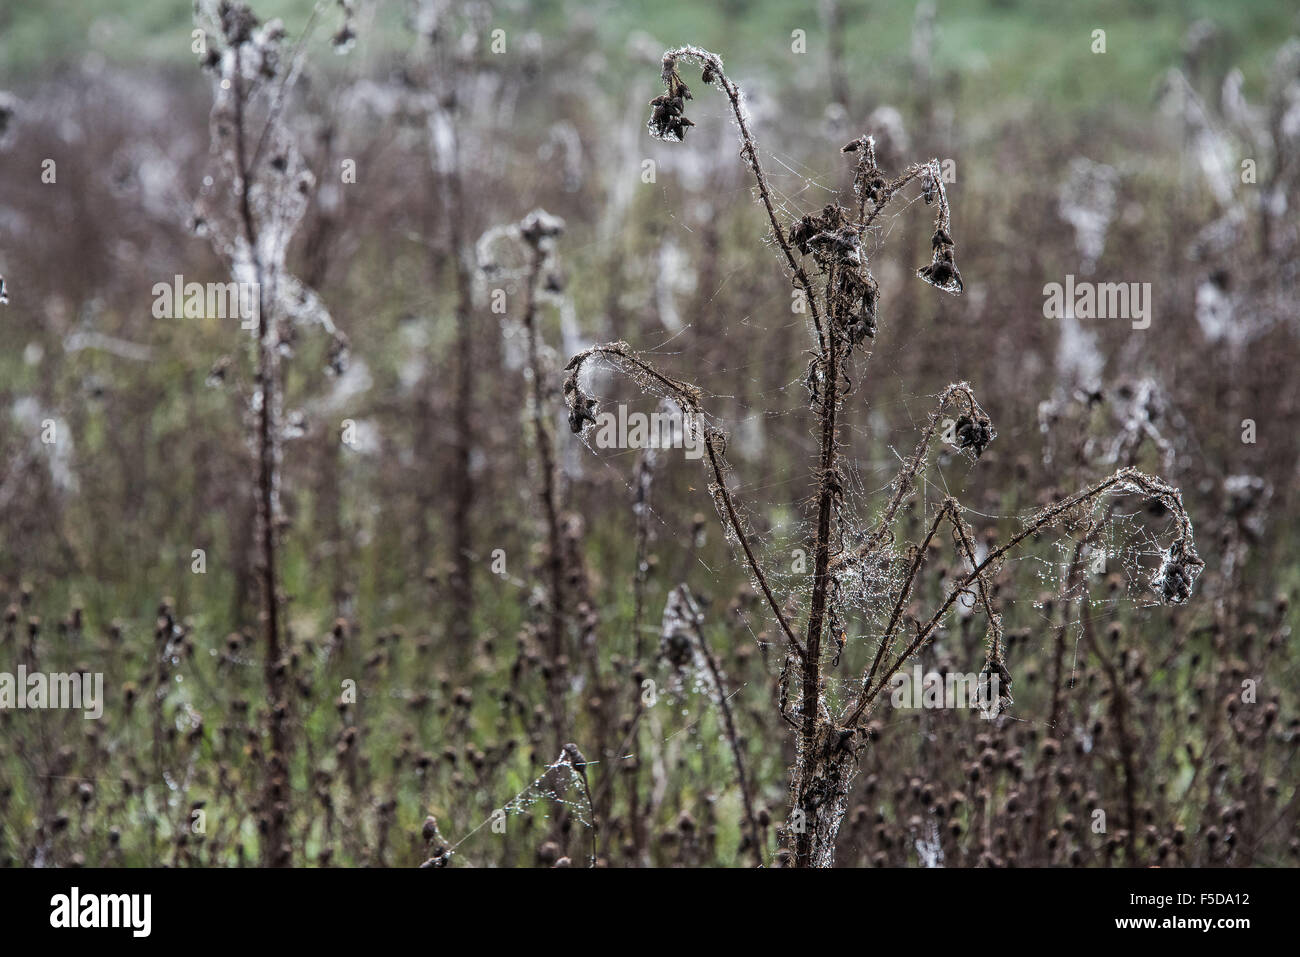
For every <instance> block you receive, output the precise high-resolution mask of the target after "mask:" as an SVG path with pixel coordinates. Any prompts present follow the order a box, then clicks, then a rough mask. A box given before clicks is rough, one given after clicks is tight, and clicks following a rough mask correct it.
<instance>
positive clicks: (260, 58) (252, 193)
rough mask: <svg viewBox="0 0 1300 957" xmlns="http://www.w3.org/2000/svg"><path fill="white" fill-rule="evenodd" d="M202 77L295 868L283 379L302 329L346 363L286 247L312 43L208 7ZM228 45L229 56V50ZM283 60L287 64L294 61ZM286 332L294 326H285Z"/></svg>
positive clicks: (271, 804)
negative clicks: (248, 397) (247, 381)
mask: <svg viewBox="0 0 1300 957" xmlns="http://www.w3.org/2000/svg"><path fill="white" fill-rule="evenodd" d="M196 22H197V23H198V24H199V25H200V27H201V28H202V29H203V30H204V33H205V36H206V43H207V52H206V56H205V60H204V66H205V68H207V69H209V70H210V71H211V72H212V74H213V94H214V102H213V106H212V115H211V134H212V147H211V148H212V157H213V163H214V168H215V171H216V173H217V175H215V176H212V177H210V178H209V179H208V181H207V185H206V187H205V190H204V193H203V194H202V195H201V196H200V198H199V201H198V203H197V204H196V215H195V221H194V226H195V229H196V231H197V232H199V233H201V234H204V235H207V236H208V237H209V238H210V239H211V241H212V243H213V245H214V247H215V248H216V249H217V251H218V252H219V253H220V254H221V255H222V257H223V258H224V259H225V260H226V262H227V263H228V265H229V269H230V274H231V278H232V279H233V280H234V281H235V282H237V283H245V284H247V283H252V284H254V288H255V290H256V302H257V315H256V317H249V316H242V317H240V318H241V319H243V320H245V321H247V320H249V319H252V318H256V328H255V330H254V331H255V334H256V343H255V363H254V365H255V372H254V387H253V393H252V401H251V409H250V411H251V413H252V418H253V428H252V431H253V446H254V454H255V456H256V503H257V506H256V515H257V521H256V526H257V533H256V542H257V551H258V559H257V565H258V578H259V584H260V593H261V612H260V614H261V619H262V628H263V639H264V654H265V658H264V678H265V683H266V691H267V708H268V725H269V728H268V731H269V738H270V752H269V755H268V760H267V774H266V778H265V782H264V787H263V793H262V806H261V820H262V827H263V835H262V843H261V846H262V862H263V863H264V864H268V865H284V864H288V863H289V862H290V859H291V854H292V850H291V847H290V844H289V831H288V817H289V801H290V797H291V790H290V786H289V757H290V740H289V729H288V712H287V708H288V706H289V702H288V697H287V695H286V690H287V688H288V684H287V668H286V665H285V662H284V660H283V657H284V635H283V627H282V623H281V614H280V594H279V592H280V588H279V572H278V554H277V552H278V548H277V536H278V534H279V524H280V521H281V515H280V507H279V502H280V462H281V456H282V448H281V445H282V434H281V432H282V429H283V426H282V419H283V412H284V409H283V402H284V395H283V392H284V381H283V371H282V360H283V358H284V357H285V356H286V355H289V354H291V352H292V343H293V330H292V328H291V324H292V323H294V322H302V323H315V324H318V325H321V326H322V327H324V329H325V330H326V331H327V332H328V333H329V334H330V335H331V336H332V338H333V344H332V347H331V350H330V364H331V369H332V371H335V372H337V371H340V370H341V368H342V366H343V363H344V361H345V353H346V339H345V337H343V336H342V334H341V333H339V332H338V330H336V329H335V327H334V324H333V321H332V320H331V319H330V317H329V314H328V313H327V312H326V311H325V309H324V307H323V305H322V304H321V303H320V301H319V300H318V299H317V297H316V296H315V294H314V293H313V292H312V291H311V290H309V289H308V288H307V287H305V286H304V285H302V284H301V283H300V282H299V281H298V280H297V279H295V278H294V277H293V276H292V275H291V274H290V273H289V272H288V270H287V268H286V264H285V259H286V256H287V251H288V245H289V240H290V238H291V237H292V235H293V233H294V230H295V229H296V228H297V226H298V224H299V223H300V222H301V220H302V217H303V214H304V212H305V211H306V207H307V202H308V198H309V196H310V194H311V190H312V186H313V185H314V179H313V177H312V175H311V172H310V171H309V170H308V169H307V167H306V164H305V162H304V161H303V158H302V155H301V154H300V153H299V151H298V148H297V146H296V144H295V142H294V139H293V136H292V134H291V132H290V130H289V128H288V125H287V124H286V123H285V120H284V109H285V105H286V101H287V97H288V95H289V93H290V92H291V91H292V89H293V86H294V84H295V82H296V80H297V78H298V76H299V75H300V72H301V67H302V53H303V44H304V41H305V39H306V38H307V37H308V36H309V35H310V33H311V31H312V29H313V27H314V25H315V22H316V17H315V14H314V13H313V16H312V18H311V19H310V20H309V21H308V24H307V26H306V28H305V29H304V31H303V33H302V35H301V37H300V38H299V39H298V41H297V42H296V43H295V44H294V45H293V46H292V48H291V49H290V50H288V51H287V57H286V55H285V54H286V51H285V50H284V40H285V37H286V34H285V30H284V27H283V25H282V24H281V23H280V21H278V20H271V21H269V22H267V23H265V24H261V23H259V21H258V19H257V17H256V16H255V15H254V14H253V12H252V10H250V9H249V7H248V6H246V5H244V4H241V3H232V2H229V0H222V2H221V3H219V4H213V3H205V4H200V5H199V7H198V8H197V10H196ZM222 42H224V47H223V46H222V45H221V43H222ZM286 60H287V62H286ZM286 323H288V324H286Z"/></svg>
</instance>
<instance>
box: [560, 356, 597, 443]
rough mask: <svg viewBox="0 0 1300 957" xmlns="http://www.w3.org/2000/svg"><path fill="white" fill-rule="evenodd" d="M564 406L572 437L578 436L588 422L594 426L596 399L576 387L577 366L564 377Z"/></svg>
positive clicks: (580, 387) (579, 387)
mask: <svg viewBox="0 0 1300 957" xmlns="http://www.w3.org/2000/svg"><path fill="white" fill-rule="evenodd" d="M564 404H565V405H567V406H568V407H569V428H570V429H571V430H572V431H573V434H574V435H580V434H581V433H582V430H583V427H584V426H585V425H586V424H587V423H588V422H590V423H591V424H592V425H595V424H596V399H595V398H594V397H593V396H590V395H588V394H587V393H586V392H584V391H583V390H582V386H580V385H578V367H577V366H574V367H573V368H572V369H571V370H570V371H569V374H568V375H567V376H565V377H564Z"/></svg>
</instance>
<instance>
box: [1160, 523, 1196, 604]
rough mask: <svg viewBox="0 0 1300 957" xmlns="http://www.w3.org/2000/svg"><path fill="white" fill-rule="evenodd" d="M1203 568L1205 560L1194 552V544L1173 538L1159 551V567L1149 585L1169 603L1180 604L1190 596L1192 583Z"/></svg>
mask: <svg viewBox="0 0 1300 957" xmlns="http://www.w3.org/2000/svg"><path fill="white" fill-rule="evenodd" d="M1203 568H1205V562H1203V561H1201V558H1200V556H1198V555H1197V554H1196V548H1195V546H1190V545H1188V543H1187V540H1186V539H1183V538H1178V539H1175V540H1174V542H1173V544H1171V545H1170V546H1169V548H1167V549H1166V550H1164V551H1163V552H1161V553H1160V568H1159V569H1157V571H1156V573H1155V575H1154V576H1153V577H1152V579H1151V587H1152V588H1154V589H1155V590H1156V591H1157V592H1159V593H1160V597H1162V598H1163V599H1164V600H1165V601H1167V602H1169V603H1170V604H1171V605H1181V604H1182V603H1183V602H1185V601H1187V599H1188V598H1190V597H1191V596H1192V585H1193V584H1195V582H1196V578H1197V576H1198V575H1200V574H1201V570H1202V569H1203Z"/></svg>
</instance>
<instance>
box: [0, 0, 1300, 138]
mask: <svg viewBox="0 0 1300 957" xmlns="http://www.w3.org/2000/svg"><path fill="white" fill-rule="evenodd" d="M497 6H498V10H497V13H496V18H497V21H499V23H500V24H501V26H502V28H503V29H505V30H506V31H507V38H508V39H509V38H511V37H518V36H520V35H521V34H523V33H525V32H530V31H532V32H535V33H537V34H538V35H539V36H540V37H541V40H542V43H543V46H544V47H548V46H552V45H557V44H561V43H566V42H569V38H571V37H572V36H573V35H574V34H575V33H577V32H590V33H592V34H594V36H595V37H596V38H597V40H598V45H599V47H600V51H599V52H601V53H603V54H604V55H605V56H606V57H608V58H609V60H610V70H609V72H610V82H611V84H613V85H615V86H619V85H621V84H622V83H623V82H625V79H624V78H625V77H626V75H627V74H626V71H623V70H619V69H617V68H616V64H617V59H618V58H619V57H621V56H623V55H624V51H625V49H626V44H627V39H628V37H629V35H630V34H632V33H634V32H638V31H639V32H642V33H645V34H649V35H650V36H652V37H653V38H654V39H655V40H657V41H659V42H661V43H663V44H665V45H669V44H680V43H688V42H689V43H696V44H700V45H703V46H706V47H709V48H711V49H714V50H715V51H717V52H719V53H721V54H722V55H723V57H724V58H725V59H726V60H727V62H728V64H729V67H730V68H731V70H732V71H733V72H734V73H736V74H737V75H739V76H742V77H743V75H744V74H746V73H752V72H753V71H761V72H762V73H763V74H771V75H777V76H781V75H785V76H790V77H797V78H801V79H802V80H804V81H806V82H810V83H814V84H819V85H821V84H824V83H825V81H826V72H825V67H824V63H823V62H822V61H823V58H824V56H825V52H826V48H827V36H826V32H825V29H824V26H823V23H822V21H821V18H820V16H819V15H818V13H817V5H816V4H812V3H791V2H784V0H766V2H755V0H721V2H718V3H713V4H701V3H698V2H694V0H653V2H652V0H626V2H618V3H614V2H610V0H606V2H603V3H599V4H594V5H587V4H574V3H570V2H567V0H535V2H518V0H516V2H506V3H499V4H498V5H497ZM254 7H255V9H256V10H257V11H258V13H259V14H260V15H261V16H262V17H264V18H269V17H276V16H278V17H281V18H282V19H283V20H284V22H285V24H286V26H287V27H288V29H289V31H290V33H291V34H294V33H296V32H297V31H298V30H300V29H301V28H302V26H303V25H304V24H305V23H306V22H307V20H308V18H309V15H310V12H311V8H312V0H257V2H255V3H254ZM843 8H844V42H843V48H844V55H845V66H846V69H847V71H848V73H849V76H850V82H851V83H852V84H853V85H854V88H855V89H857V90H864V91H865V90H869V91H870V95H871V96H872V97H892V98H897V97H901V96H904V95H906V93H907V89H908V85H909V82H910V72H911V71H910V65H909V59H910V50H911V38H912V28H913V22H914V14H915V5H914V4H911V3H884V2H880V0H844V3H843ZM190 9H191V8H190V4H189V3H188V2H186V0H101V2H99V3H96V4H95V5H94V8H93V12H91V11H90V10H89V8H87V6H86V5H85V4H83V3H80V2H77V0H46V2H43V3H39V4H35V3H32V4H23V5H18V6H17V7H16V8H11V9H10V10H8V11H7V12H0V82H3V83H5V84H13V83H14V82H15V81H17V80H19V79H21V78H22V77H23V76H24V75H29V74H31V73H32V72H33V71H35V72H40V71H48V70H56V69H58V68H59V67H60V66H63V65H66V64H68V63H73V62H76V61H78V60H79V59H81V58H82V57H83V56H84V55H85V54H87V53H94V54H98V55H100V56H103V57H104V58H105V59H106V60H107V61H108V62H110V63H115V64H118V65H123V66H125V65H129V64H154V65H177V64H184V63H188V62H190V61H191V60H193V58H194V55H193V53H192V52H191V50H190V43H191V38H190V30H191V29H192V25H191V19H190ZM937 9H938V27H939V29H938V35H937V39H936V51H935V76H936V79H937V80H939V81H940V82H943V81H945V80H946V79H948V78H955V79H956V80H957V81H958V84H959V89H958V90H956V91H953V92H955V93H956V94H957V96H958V97H959V100H958V102H960V104H961V106H962V108H963V109H966V110H972V109H977V110H978V109H986V110H994V111H996V110H998V109H999V108H1002V107H1006V106H1013V105H1015V104H1017V103H1018V102H1021V101H1026V100H1028V101H1035V102H1040V103H1042V102H1047V103H1050V104H1051V105H1052V106H1053V107H1054V108H1055V109H1058V110H1060V111H1062V112H1065V113H1073V112H1075V111H1078V110H1084V111H1087V110H1096V109H1101V108H1105V109H1114V108H1122V107H1123V106H1124V105H1126V104H1131V105H1134V106H1137V107H1139V108H1144V107H1145V106H1146V104H1147V103H1148V102H1149V97H1150V93H1151V89H1152V86H1153V84H1154V82H1155V81H1156V80H1157V79H1158V78H1159V77H1160V75H1161V74H1162V73H1163V72H1164V71H1165V70H1166V69H1168V68H1169V67H1170V66H1174V65H1176V64H1178V63H1179V62H1180V58H1181V48H1182V39H1183V36H1184V34H1185V33H1186V30H1187V27H1188V26H1189V25H1190V24H1191V23H1192V22H1194V21H1195V20H1197V19H1199V18H1202V17H1205V18H1209V19H1211V20H1213V21H1214V22H1215V23H1216V24H1217V25H1218V26H1219V27H1220V29H1221V31H1222V39H1221V46H1220V48H1219V53H1218V57H1217V58H1218V59H1219V60H1221V61H1222V62H1223V63H1224V64H1225V65H1227V64H1233V65H1237V66H1239V67H1241V68H1242V70H1243V71H1244V73H1245V75H1246V80H1247V89H1248V92H1257V91H1258V90H1259V89H1260V87H1261V86H1262V83H1263V79H1264V77H1265V76H1266V73H1267V68H1268V64H1269V62H1270V60H1271V58H1272V55H1273V52H1274V51H1275V50H1276V48H1277V47H1278V46H1279V45H1280V44H1281V43H1282V42H1283V40H1284V39H1285V38H1286V37H1287V36H1289V35H1292V34H1294V33H1296V32H1297V31H1300V24H1298V23H1297V20H1298V19H1300V18H1298V17H1297V14H1296V12H1295V8H1294V6H1293V5H1292V4H1290V3H1287V2H1284V0H1244V2H1238V3H1233V4H1223V3H1221V2H1216V0H1182V2H1177V3H1155V2H1151V0H1103V2H1098V3H1089V4H1063V3H1059V2H1053V0H1026V2H1013V0H940V2H939V3H938V4H937ZM337 20H338V15H337V14H336V13H335V11H333V10H332V9H328V8H327V9H326V10H325V12H324V14H323V17H322V19H321V21H320V23H321V29H322V30H323V31H324V32H325V34H326V35H328V33H330V32H332V31H333V29H334V28H335V26H336V25H337V24H336V21H337ZM797 29H798V30H803V31H805V33H806V38H807V52H806V53H804V54H795V53H792V52H791V32H792V31H794V30H797ZM1094 29H1104V30H1105V31H1106V43H1107V52H1106V53H1105V54H1104V55H1097V54H1093V53H1092V52H1091V50H1090V45H1091V33H1092V31H1093V30H1094ZM408 42H409V41H408V35H407V33H406V31H405V29H404V26H403V23H402V5H401V4H397V3H384V4H380V5H379V7H378V10H377V14H376V21H375V24H374V28H373V29H372V30H371V35H370V36H369V37H363V45H364V46H365V47H366V48H367V52H368V53H369V55H372V56H376V57H382V56H383V55H384V54H385V53H386V52H387V51H389V50H394V49H400V48H404V47H405V46H406V45H407V44H408ZM868 81H869V82H868ZM950 99H951V98H950Z"/></svg>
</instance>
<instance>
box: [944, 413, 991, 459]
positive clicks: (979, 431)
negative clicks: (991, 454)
mask: <svg viewBox="0 0 1300 957" xmlns="http://www.w3.org/2000/svg"><path fill="white" fill-rule="evenodd" d="M953 432H954V434H955V435H956V437H957V448H959V449H963V450H964V449H970V450H971V451H972V452H974V453H975V457H976V458H979V457H980V456H981V455H983V454H984V450H985V449H987V448H988V447H989V445H990V443H992V441H993V440H994V439H995V438H997V433H996V432H995V431H993V423H992V422H991V421H989V418H988V416H985V415H980V414H979V413H978V412H977V413H974V414H973V415H972V414H970V413H967V414H964V415H962V416H961V417H960V418H958V419H957V424H956V426H955V428H954V429H953Z"/></svg>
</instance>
